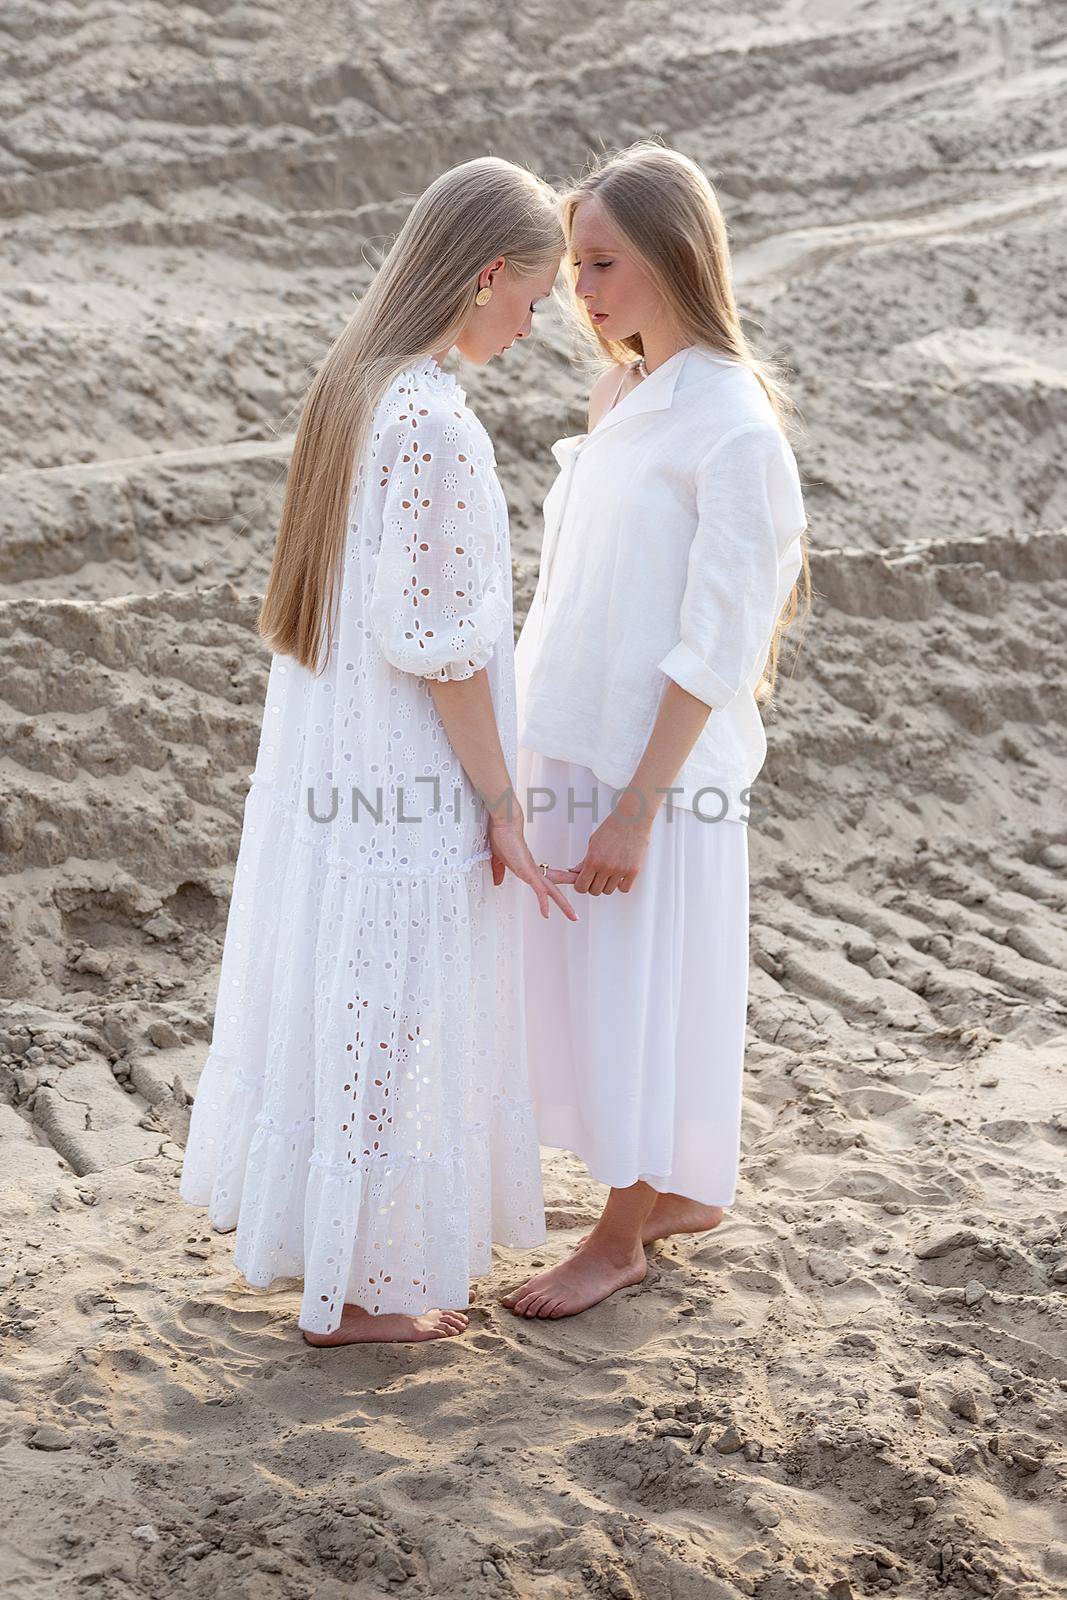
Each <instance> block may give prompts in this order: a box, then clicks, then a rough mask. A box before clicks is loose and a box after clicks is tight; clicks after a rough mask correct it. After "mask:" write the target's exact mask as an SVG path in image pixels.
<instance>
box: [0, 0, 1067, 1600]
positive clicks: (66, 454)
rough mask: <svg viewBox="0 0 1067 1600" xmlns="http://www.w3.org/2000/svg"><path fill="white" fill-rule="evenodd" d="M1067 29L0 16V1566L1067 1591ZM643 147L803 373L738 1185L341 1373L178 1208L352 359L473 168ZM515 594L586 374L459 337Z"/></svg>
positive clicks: (633, 1592) (123, 1591)
mask: <svg viewBox="0 0 1067 1600" xmlns="http://www.w3.org/2000/svg"><path fill="white" fill-rule="evenodd" d="M1065 29H1067V14H1065V13H1064V10H1063V7H1062V6H1060V5H1045V6H1040V7H1039V6H1037V5H1021V4H1018V5H1015V6H1011V5H1007V4H1005V5H1001V6H996V5H994V4H991V3H990V4H985V5H983V6H980V7H965V6H962V5H959V4H955V3H952V0H932V3H929V4H924V5H921V6H920V5H917V4H909V3H906V0H901V3H898V4H896V5H894V6H892V7H886V6H877V5H873V4H862V3H858V0H852V3H849V0H828V3H826V4H821V5H804V6H801V5H798V4H795V3H791V4H784V5H780V6H777V7H764V8H755V7H752V8H750V9H748V10H745V9H741V10H738V9H736V8H734V9H730V10H727V8H725V7H723V6H700V7H695V6H694V7H690V8H679V7H677V6H673V5H668V4H666V3H665V0H629V3H623V4H621V5H615V6H609V5H607V4H604V3H602V0H594V3H593V5H592V6H586V7H584V8H581V9H580V14H579V8H573V7H567V8H564V7H563V6H553V5H550V4H547V3H544V0H530V3H529V4H527V5H526V6H524V7H522V8H519V7H517V6H516V7H514V8H499V9H493V8H488V9H487V8H485V7H477V6H473V5H448V6H445V5H442V4H430V5H427V6H424V7H421V8H418V10H417V12H416V11H414V10H412V9H411V8H407V7H385V6H383V5H379V4H375V5H370V4H358V3H349V4H342V3H340V0H335V3H332V4H330V3H323V0H315V3H313V4H311V5H304V6H300V7H287V6H285V5H283V4H280V3H272V4H262V3H261V4H232V5H227V4H225V0H219V3H214V4H212V5H210V6H207V5H204V6H192V5H187V6H175V5H169V4H162V3H159V4H143V5H133V4H111V5H109V6H103V5H100V6H92V7H74V6H63V7H57V6H54V5H45V4H44V3H43V0H20V3H17V4H14V3H13V4H11V5H9V6H8V7H7V8H6V10H5V14H4V16H3V18H2V19H0V36H2V37H3V39H4V43H5V45H6V47H7V48H6V49H5V52H4V55H5V58H6V62H7V66H6V72H5V76H4V77H3V79H2V80H0V94H2V105H3V113H4V115H3V127H4V136H3V139H2V140H0V214H2V216H3V226H4V236H5V248H4V252H3V259H2V262H0V332H2V337H0V373H2V380H3V381H2V382H0V458H2V459H0V612H2V624H3V625H2V628H0V654H2V657H3V662H2V665H3V673H2V690H0V712H2V716H3V725H4V735H5V737H4V755H3V761H2V766H0V785H2V791H0V792H2V804H0V845H2V848H3V852H4V860H3V877H2V878H0V967H2V970H3V973H4V990H3V992H4V995H5V1004H4V1006H3V1010H2V1014H0V1191H2V1200H3V1204H2V1207H0V1212H2V1216H3V1222H2V1229H3V1251H2V1261H3V1266H2V1268H0V1340H2V1361H0V1475H2V1479H3V1483H4V1491H5V1492H4V1496H3V1499H4V1508H3V1512H2V1513H0V1588H3V1590H4V1592H5V1593H8V1592H9V1593H11V1594H12V1595H13V1596H16V1597H18V1600H23V1597H34V1600H36V1597H41V1596H52V1595H58V1594H59V1593H60V1592H61V1591H62V1592H63V1593H69V1592H71V1591H72V1590H73V1592H75V1593H92V1594H96V1595H100V1596H106V1597H108V1600H111V1597H126V1596H132V1595H152V1596H159V1595H170V1594H182V1595H190V1596H198V1595H201V1594H205V1595H206V1594H208V1593H209V1592H210V1593H215V1592H222V1593H228V1594H231V1595H234V1594H236V1595H239V1596H244V1595H247V1596H250V1597H251V1596H253V1595H254V1596H255V1597H256V1600H282V1597H291V1596H293V1597H295V1596H300V1597H303V1596H315V1597H316V1600H333V1597H335V1596H336V1597H340V1596H342V1595H349V1594H351V1593H353V1592H358V1593H367V1594H373V1593H379V1592H390V1591H397V1592H401V1591H402V1592H403V1593H405V1594H409V1595H422V1596H427V1595H434V1596H436V1595H444V1594H461V1595H464V1596H466V1595H472V1596H483V1595H484V1596H487V1597H488V1596H499V1595H521V1596H530V1597H538V1600H563V1597H572V1596H573V1597H578V1596H598V1597H607V1596H611V1597H615V1600H624V1597H627V1596H649V1597H655V1600H660V1597H663V1600H667V1597H671V1600H697V1597H699V1600H704V1597H708V1600H727V1597H733V1596H737V1595H756V1596H759V1597H760V1600H792V1597H794V1596H806V1595H812V1596H816V1597H821V1596H829V1597H832V1600H847V1597H848V1596H849V1595H854V1596H860V1595H868V1594H872V1593H874V1592H876V1591H877V1592H881V1591H891V1590H895V1591H896V1592H898V1593H899V1594H901V1595H905V1596H910V1597H920V1596H934V1595H944V1594H948V1595H951V1596H960V1595H962V1596H968V1595H972V1594H978V1595H990V1596H998V1597H1001V1600H1023V1597H1026V1600H1030V1597H1035V1600H1036V1597H1045V1596H1053V1595H1056V1594H1062V1593H1064V1592H1065V1589H1067V1507H1065V1503H1064V1486H1065V1482H1067V1458H1065V1452H1064V1447H1063V1441H1064V1435H1065V1431H1067V1430H1065V1419H1067V1339H1065V1330H1067V1305H1065V1294H1067V1229H1065V1220H1067V1195H1065V1184H1064V1151H1065V1148H1067V1092H1065V1090H1067V1067H1065V1054H1067V984H1065V982H1064V977H1063V973H1064V969H1065V958H1067V933H1065V931H1064V917H1063V913H1064V909H1065V901H1067V891H1065V889H1064V874H1065V868H1067V833H1065V831H1064V824H1063V792H1064V776H1065V744H1067V734H1065V726H1067V715H1065V713H1067V705H1065V698H1067V697H1065V691H1064V682H1063V674H1062V642H1063V626H1062V617H1063V612H1064V607H1065V605H1067V480H1065V478H1064V475H1063V473H1062V471H1061V470H1059V467H1060V462H1061V461H1062V459H1063V452H1064V447H1065V444H1067V319H1065V315H1064V312H1065V302H1064V297H1063V282H1062V262H1063V259H1064V256H1065V248H1067V157H1065V150H1067V92H1065V84H1067V45H1065V39H1067V31H1065ZM646 133H659V134H662V135H663V136H664V137H666V138H667V139H668V140H669V141H670V142H672V143H674V144H675V145H677V146H678V147H679V148H681V149H683V150H686V151H688V152H689V153H691V154H692V155H693V156H695V157H696V158H697V159H698V160H700V161H702V162H703V163H704V164H705V165H706V167H707V170H708V171H709V172H710V173H711V174H712V175H713V177H715V179H716V181H717V183H718V186H719V190H720V194H721V197H722V201H723V205H724V208H725V210H726V214H727V218H728V222H729V225H730V229H731V235H732V238H733V242H734V250H735V274H736V279H737V284H738V290H739V294H740V296H741V299H742V302H743V305H744V309H745V313H746V316H747V318H748V319H749V321H750V325H751V328H752V332H753V334H754V336H755V337H756V338H757V339H758V340H759V342H760V343H761V345H762V347H763V348H764V349H766V350H767V351H768V352H773V353H777V354H778V355H780V356H781V357H783V358H784V359H785V360H787V361H788V362H790V363H791V364H792V367H793V369H794V371H795V374H796V379H795V392H796V395H797V398H798V400H799V402H800V405H801V408H802V412H803V417H804V422H805V425H806V427H805V433H804V435H803V437H802V439H801V441H800V443H799V444H798V448H797V454H798V459H799V461H800V466H801V471H802V475H803V478H804V483H805V492H806V499H807V504H808V509H809V515H810V522H811V539H812V547H813V554H812V572H813V579H814V583H815V586H816V596H815V607H814V611H813V613H812V616H811V618H810V619H809V621H808V623H807V625H806V628H805V630H804V634H803V641H802V648H801V650H800V652H799V656H798V657H797V658H796V659H795V660H793V659H791V657H790V656H789V655H788V654H787V660H786V663H785V669H784V676H783V678H782V680H781V683H780V689H779V695H778V704H777V707H776V709H775V710H774V712H773V714H772V716H771V719H770V728H769V736H770V755H769V758H768V762H767V766H766V768H765V770H764V773H763V776H762V779H761V782H760V785H759V790H758V804H757V807H756V809H755V812H754V815H753V822H752V832H751V859H752V946H751V952H752V985H751V1008H750V1016H749V1047H748V1056H747V1077H746V1102H745V1119H744V1135H743V1143H744V1150H743V1163H742V1181H741V1185H740V1189H739V1193H738V1197H737V1203H736V1205H735V1206H734V1207H733V1209H732V1210H731V1211H730V1212H729V1213H728V1215H727V1217H726V1219H725V1221H724V1222H723V1223H722V1225H721V1227H720V1228H719V1229H717V1230H716V1231H715V1232H714V1233H712V1234H710V1235H707V1236H705V1237H704V1238H701V1239H697V1240H688V1241H681V1242H679V1241H670V1242H668V1243H667V1244H665V1245H663V1246H659V1247H653V1248H652V1249H651V1250H650V1271H649V1273H648V1277H647V1279H646V1280H645V1281H644V1282H643V1283H642V1284H641V1285H639V1286H638V1287H637V1288H634V1289H631V1290H627V1291H625V1292H623V1293H620V1294H618V1295H617V1296H615V1297H613V1298H612V1299H611V1300H609V1301H608V1302H606V1303H605V1304H603V1305H601V1306H599V1307H598V1308H596V1309H595V1310H593V1311H590V1312H589V1313H587V1314H585V1315H583V1316H582V1317H580V1318H574V1319H568V1320H566V1321H562V1322H549V1323H537V1322H534V1323H529V1322H525V1321H519V1320H517V1319H515V1318H514V1317H512V1316H510V1315H509V1314H508V1313H507V1312H506V1311H504V1310H503V1309H502V1308H501V1307H500V1306H499V1305H498V1304H497V1303H496V1296H497V1295H498V1294H499V1293H501V1292H502V1291H503V1290H504V1289H505V1288H507V1287H510V1286H511V1285H512V1284H514V1283H515V1282H517V1281H519V1279H520V1278H521V1276H522V1275H523V1274H524V1273H525V1272H526V1271H528V1270H529V1269H530V1268H531V1267H532V1266H536V1265H538V1264H540V1263H541V1262H542V1261H547V1260H554V1259H557V1258H558V1257H559V1256H560V1255H561V1254H562V1252H563V1251H564V1250H566V1248H567V1247H568V1246H569V1245H570V1244H572V1243H573V1242H574V1241H575V1240H576V1239H577V1237H578V1230H580V1229H582V1228H584V1227H585V1226H587V1225H588V1224H589V1223H590V1221H592V1219H593V1218H594V1217H595V1216H596V1214H597V1211H598V1207H599V1203H600V1201H601V1199H602V1196H603V1191H602V1190H601V1189H600V1188H599V1187H598V1186H597V1185H595V1184H594V1183H592V1182H591V1181H590V1180H589V1179H588V1178H587V1176H586V1175H585V1172H584V1168H582V1167H581V1165H580V1163H578V1162H577V1161H575V1160H574V1159H573V1158H571V1157H568V1156H566V1155H563V1154H560V1153H558V1152H547V1151H546V1152H545V1173H546V1189H547V1197H548V1202H549V1206H548V1212H549V1216H548V1220H549V1228H550V1232H549V1242H548V1245H547V1246H546V1247H545V1249H544V1250H543V1251H542V1252H539V1253H535V1254H533V1255H531V1256H521V1255H514V1256H513V1255H511V1254H509V1253H508V1252H506V1251H500V1252H499V1253H498V1262H497V1266H496V1269H495V1271H494V1273H493V1275H492V1277H491V1279H487V1280H482V1282H481V1283H480V1285H479V1298H478V1301H477V1302H476V1304H475V1305H474V1307H473V1308H472V1313H471V1322H470V1326H469V1328H468V1330H467V1333H466V1334H465V1335H464V1336H463V1337H461V1338H458V1339H453V1340H446V1341H441V1342H439V1343H436V1344H434V1345H432V1346H423V1347H412V1346H395V1347H382V1348H376V1349H371V1348H350V1349H348V1350H313V1349H311V1348H309V1347H308V1346H307V1345H306V1343H305V1342H304V1341H303V1340H302V1338H301V1336H300V1333H299V1330H298V1329H297V1327H296V1323H295V1314H296V1308H297V1304H298V1299H299V1294H298V1287H297V1286H296V1285H294V1284H292V1283H291V1282H287V1281H283V1282H280V1283H279V1284H277V1285H276V1286H275V1287H274V1288H273V1289H272V1290H270V1291H255V1290H250V1289H249V1288H248V1287H247V1286H245V1285H244V1284H243V1283H242V1281H241V1280H240V1279H239V1278H238V1277H237V1275H236V1274H235V1273H234V1271H233V1268H232V1262H231V1240H230V1239H229V1238H228V1237H226V1236H223V1235H218V1234H215V1233H214V1232H213V1231H212V1230H211V1228H210V1227H209V1226H207V1225H206V1223H205V1221H204V1218H203V1214H202V1213H199V1212H197V1211H194V1210H192V1209H191V1208H189V1207H187V1206H185V1205H183V1204H182V1203H181V1202H180V1200H179V1198H178V1194H177V1176H178V1170H179V1164H180V1160H181V1146H182V1141H183V1139H184V1136H185V1130H186V1127H187V1123H188V1114H189V1113H188V1107H189V1102H190V1098H191V1096H192V1094H193V1092H194V1090H195V1085H196V1080H197V1074H198V1072H199V1070H200V1066H201V1063H202V1061H203V1057H204V1053H205V1048H206V1043H207V1041H208V1039H209V1037H210V1032H211V1017H212V1008H213V1003H214V997H215V983H216V981H217V971H218V967H217V964H218V957H219V952H220V948H221V939H222V933H223V929H224V925H225V913H226V907H227V903H228V897H229V889H230V883H231V880H232V870H233V863H234V859H235V854H236V848H237V842H238V838H239V834H240V820H241V806H242V802H243V797H244V793H245V789H246V784H247V775H248V772H249V771H250V769H251V766H252V764H253V761H254V759H255V750H256V742H257V736H258V728H259V713H260V707H261V703H262V692H263V688H264V684H265V677H266V670H267V665H268V658H267V656H266V654H265V652H264V650H263V648H262V646H261V645H260V643H259V641H258V639H257V636H256V633H255V626H254V623H255V615H256V610H257V606H258V600H259V596H260V594H261V592H262V586H263V582H264V578H265V573H266V570H267V566H268V564H269V559H270V553H271V549H272V545H273V540H274V534H275V531H276V525H277V521H276V519H277V513H278V509H279V506H280V499H281V481H282V474H283V472H284V467H285V462H286V459H287V454H288V449H289V446H290V443H291V440H292V435H293V430H294V427H295V419H296V416H297V414H298V408H299V404H300V400H301V396H302V394H303V392H304V389H305V386H306V383H307V379H308V376H309V374H310V372H311V370H312V369H313V365H314V363H315V361H316V360H318V359H319V358H320V357H321V354H322V353H323V351H324V349H325V348H326V346H327V345H328V343H329V341H330V339H331V338H332V337H333V335H334V333H335V332H336V331H337V329H338V328H339V327H340V326H341V324H342V322H343V320H344V318H345V316H346V314H347V311H348V309H349V308H350V306H351V303H352V296H353V295H356V294H358V293H359V291H360V287H361V285H362V284H363V283H365V282H366V279H367V276H368V273H369V271H370V267H369V265H368V263H369V262H371V261H372V260H373V259H374V252H375V251H376V250H377V249H379V248H380V247H381V244H382V242H383V241H384V240H385V239H387V238H388V237H389V235H390V234H391V233H392V232H393V231H394V230H395V228H396V227H397V226H398V224H399V222H400V221H401V220H402V218H403V215H404V211H405V206H406V203H407V202H408V201H409V200H410V197H411V196H412V195H413V194H414V193H415V192H417V191H418V189H419V188H420V187H421V186H422V185H423V183H425V182H426V181H427V180H428V179H429V178H430V177H431V176H432V175H433V173H434V172H435V171H437V170H439V168H440V167H442V166H444V165H447V164H449V163H450V162H451V161H454V160H461V159H465V158H467V157H469V156H472V155H476V154H482V153H485V152H486V151H494V152H495V153H498V154H502V155H506V156H510V157H512V158H515V159H519V160H525V161H528V162H530V163H532V164H535V165H537V166H538V167H539V169H540V170H541V171H543V172H544V173H545V175H546V176H548V177H550V178H553V179H557V178H562V177H564V176H566V175H567V174H569V173H573V172H574V171H576V170H578V169H580V167H581V165H582V163H583V161H584V160H585V158H586V156H587V154H588V152H589V151H590V149H591V148H593V147H596V146H598V145H600V144H604V145H608V146H614V145H616V144H620V143H625V142H627V141H628V140H630V139H632V138H635V137H638V136H640V135H642V134H646ZM462 381H464V383H465V384H466V387H467V389H468V394H469V396H470V399H471V401H472V404H474V406H475V407H476V409H477V410H478V412H479V414H480V415H481V416H482V417H483V420H484V421H485V422H486V425H487V426H488V427H489V429H490V431H491V433H492V434H493V436H494V439H495V440H496V442H497V451H498V458H499V463H500V470H501V477H502V481H503V482H504V484H505V487H506V490H507V493H508V496H509V501H510V503H511V507H512V513H513V536H514V547H515V577H516V591H515V592H516V600H517V605H518V608H519V610H520V613H521V611H522V610H523V609H524V607H525V605H526V604H527V603H528V600H529V596H530V593H531V591H532V585H533V579H534V575H535V573H536V564H537V553H538V548H539V524H538V515H539V507H540V501H541V498H542V497H543V495H544V493H545V491H546V490H547V488H548V485H549V483H550V482H551V479H552V475H553V472H554V470H555V468H554V463H553V462H552V459H551V456H550V454H549V446H550V445H551V443H552V441H553V440H554V439H556V438H559V437H560V436H562V435H564V434H568V433H572V432H575V431H579V430H580V429H581V427H582V425H583V403H584V391H585V385H586V379H585V377H584V376H583V375H582V374H581V373H580V372H578V371H576V370H575V369H574V367H573V366H572V365H571V363H570V360H569V354H568V348H567V344H566V340H565V337H564V333H563V331H562V328H561V326H560V325H559V323H558V321H556V320H555V319H554V317H553V316H552V315H551V314H546V315H542V316H541V317H540V321H539V326H538V332H537V336H536V338H535V339H534V340H532V341H530V343H529V345H528V347H525V348H523V347H519V348H517V349H515V350H513V351H512V352H511V353H510V354H509V356H508V357H507V358H506V359H505V360H504V361H501V362H496V363H493V364H492V365H491V366H490V367H488V368H486V369H484V370H481V371H474V370H472V369H469V368H465V369H463V372H462Z"/></svg>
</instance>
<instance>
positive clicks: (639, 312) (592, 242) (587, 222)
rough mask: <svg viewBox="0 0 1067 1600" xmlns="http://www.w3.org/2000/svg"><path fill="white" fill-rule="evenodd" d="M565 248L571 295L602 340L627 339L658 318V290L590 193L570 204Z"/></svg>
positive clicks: (662, 310)
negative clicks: (571, 268) (573, 273)
mask: <svg viewBox="0 0 1067 1600" xmlns="http://www.w3.org/2000/svg"><path fill="white" fill-rule="evenodd" d="M569 248H570V253H571V259H572V260H573V261H574V263H575V267H576V270H577V281H576V283H575V286H574V292H575V295H576V296H577V298H578V300H579V302H580V303H581V304H582V305H583V306H584V307H585V309H586V312H587V313H588V315H589V320H590V321H591V322H592V324H593V326H594V327H595V328H598V329H599V330H600V331H601V332H602V333H603V334H604V337H605V338H606V339H616V340H622V339H630V338H632V337H633V335H634V334H635V333H640V332H642V330H644V331H647V330H648V329H649V328H651V327H653V326H654V325H655V323H656V322H657V321H658V320H659V319H660V318H661V317H662V316H663V315H664V313H665V307H664V304H663V299H662V297H661V295H660V293H659V291H658V290H657V288H656V287H655V285H654V284H653V282H652V280H651V278H649V277H648V275H647V273H646V272H645V270H644V268H643V267H641V266H640V265H639V263H638V262H637V260H636V258H635V257H634V254H633V252H632V250H631V249H630V248H629V246H628V245H627V244H626V241H625V240H624V239H623V237H622V234H621V233H620V232H619V230H618V228H617V227H616V226H615V224H614V223H613V221H612V219H611V215H610V213H609V212H608V210H607V208H606V207H605V206H603V205H602V204H601V202H600V201H599V200H598V199H597V197H596V195H588V196H587V197H586V198H585V199H584V200H579V202H578V204H577V205H576V206H575V208H574V212H573V214H572V216H571V233H570V240H569Z"/></svg>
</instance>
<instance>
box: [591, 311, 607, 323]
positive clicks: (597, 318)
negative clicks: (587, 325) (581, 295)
mask: <svg viewBox="0 0 1067 1600" xmlns="http://www.w3.org/2000/svg"><path fill="white" fill-rule="evenodd" d="M607 315H608V314H607V312H606V311H590V313H589V316H590V318H591V319H592V321H593V322H604V321H605V320H606V318H607Z"/></svg>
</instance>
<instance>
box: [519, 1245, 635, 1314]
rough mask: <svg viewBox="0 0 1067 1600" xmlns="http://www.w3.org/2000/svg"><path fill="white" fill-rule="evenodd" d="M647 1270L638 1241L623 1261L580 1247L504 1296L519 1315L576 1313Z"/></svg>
mask: <svg viewBox="0 0 1067 1600" xmlns="http://www.w3.org/2000/svg"><path fill="white" fill-rule="evenodd" d="M647 1271H648V1262H647V1261H646V1260H645V1252H644V1250H643V1249H642V1248H641V1246H640V1245H638V1246H637V1247H636V1249H635V1252H634V1254H633V1255H632V1256H631V1258H630V1259H629V1261H625V1262H620V1261H618V1260H612V1259H611V1258H610V1257H608V1256H606V1255H605V1254H604V1253H603V1251H602V1250H599V1249H596V1248H594V1247H589V1248H587V1249H582V1248H579V1249H577V1250H576V1251H575V1252H574V1254H573V1255H572V1256H570V1257H569V1258H568V1259H567V1260H566V1261H561V1262H560V1263H559V1265H558V1266H555V1267H549V1268H547V1270H546V1271H544V1272H538V1273H537V1274H535V1276H534V1277H532V1278H530V1279H528V1280H527V1282H526V1283H524V1284H522V1286H521V1287H520V1288H518V1289H513V1290H512V1291H511V1293H510V1294H506V1295H504V1296H503V1297H502V1299H501V1302H500V1303H501V1305H503V1306H506V1307H507V1309H508V1310H509V1311H514V1313H515V1315H516V1316H517V1317H573V1316H576V1315H577V1313H578V1312H579V1311H588V1310H589V1307H590V1306H595V1305H599V1304H600V1302H601V1300H606V1299H607V1298H608V1296H609V1295H611V1294H614V1293H615V1291H616V1290H617V1289H626V1288H628V1287H629V1286H630V1285H631V1284H634V1283H640V1282H641V1279H642V1278H643V1277H644V1276H645V1273H646V1272H647Z"/></svg>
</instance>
